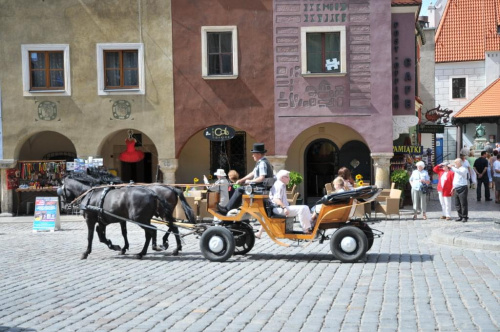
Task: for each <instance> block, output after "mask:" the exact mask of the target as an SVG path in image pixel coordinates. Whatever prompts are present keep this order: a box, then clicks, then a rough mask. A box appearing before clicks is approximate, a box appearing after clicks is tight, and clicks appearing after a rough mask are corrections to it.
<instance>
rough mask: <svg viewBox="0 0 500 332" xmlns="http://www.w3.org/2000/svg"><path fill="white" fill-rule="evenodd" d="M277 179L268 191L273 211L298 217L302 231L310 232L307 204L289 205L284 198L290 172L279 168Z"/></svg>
mask: <svg viewBox="0 0 500 332" xmlns="http://www.w3.org/2000/svg"><path fill="white" fill-rule="evenodd" d="M276 179H277V181H276V182H275V183H274V185H273V187H272V188H271V192H270V193H269V201H271V204H272V205H273V207H274V208H273V212H274V213H276V214H284V215H285V216H287V217H289V216H290V217H295V216H297V217H298V218H299V222H300V225H301V226H302V229H303V230H304V233H306V234H310V233H311V211H310V210H309V207H308V206H307V205H290V204H289V203H288V200H287V199H286V186H287V184H288V183H289V182H290V172H289V171H287V170H281V171H279V172H278V174H276Z"/></svg>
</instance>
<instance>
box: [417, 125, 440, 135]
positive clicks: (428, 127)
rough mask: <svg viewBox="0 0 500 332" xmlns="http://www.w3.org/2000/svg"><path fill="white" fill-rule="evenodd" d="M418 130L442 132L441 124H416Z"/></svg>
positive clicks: (430, 132)
mask: <svg viewBox="0 0 500 332" xmlns="http://www.w3.org/2000/svg"><path fill="white" fill-rule="evenodd" d="M418 132H419V133H422V134H442V133H444V126H443V125H422V124H421V125H418Z"/></svg>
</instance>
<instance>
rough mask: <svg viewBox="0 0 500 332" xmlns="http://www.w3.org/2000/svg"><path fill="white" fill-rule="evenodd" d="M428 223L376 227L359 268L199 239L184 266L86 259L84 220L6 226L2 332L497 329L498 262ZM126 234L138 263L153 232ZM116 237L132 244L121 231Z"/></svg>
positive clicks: (321, 254)
mask: <svg viewBox="0 0 500 332" xmlns="http://www.w3.org/2000/svg"><path fill="white" fill-rule="evenodd" d="M483 204H485V203H483ZM433 206H434V207H435V203H434V205H432V204H430V210H432V209H433ZM497 206H498V205H497ZM478 215H479V214H478ZM428 216H429V217H430V218H429V219H428V220H415V221H413V220H411V218H409V217H410V216H404V217H403V218H402V219H401V220H397V219H396V220H387V221H386V220H381V221H380V222H378V223H376V224H374V225H372V227H374V228H376V229H379V230H381V231H383V232H384V233H385V234H384V235H383V236H382V237H381V238H380V239H375V243H374V246H373V248H372V249H371V250H370V251H369V252H368V255H367V257H366V259H365V260H364V261H362V262H359V263H355V264H343V263H340V262H339V261H338V260H336V259H334V258H333V257H332V255H331V254H330V250H329V243H326V242H325V243H324V244H319V243H318V242H314V243H312V244H310V245H309V246H307V247H305V248H302V247H292V248H284V247H280V246H277V245H275V244H274V243H273V242H272V241H270V240H269V238H268V237H264V238H263V239H262V240H256V241H257V242H256V245H255V247H254V249H253V250H252V251H251V252H250V253H248V254H247V255H245V256H235V257H233V258H231V259H230V260H229V261H227V262H225V263H213V262H209V261H207V260H205V259H204V258H203V256H202V255H201V253H200V250H199V243H198V241H199V240H198V239H196V238H195V237H194V236H188V237H186V238H185V242H186V243H185V246H184V250H183V252H182V254H181V256H178V257H174V256H172V255H171V251H172V250H171V249H169V250H168V251H167V252H161V253H157V252H154V253H152V252H150V254H149V255H148V256H146V257H145V258H144V259H142V260H137V259H135V258H133V256H132V255H131V254H129V255H126V256H119V255H117V253H116V252H114V251H111V250H109V249H107V247H106V246H104V245H103V244H101V243H99V242H98V239H97V236H96V237H95V238H94V247H93V252H92V253H91V254H90V255H89V258H88V259H87V260H80V256H81V254H82V253H83V251H84V250H85V248H86V237H87V230H86V226H85V223H84V221H83V219H81V221H67V222H65V221H64V218H63V223H62V230H61V231H57V232H52V233H50V232H48V233H33V232H32V228H31V227H32V224H31V223H28V222H24V223H23V222H10V223H0V252H1V254H0V266H1V269H0V280H1V282H0V332H4V331H287V332H288V331H307V332H314V331H435V330H438V331H492V332H493V331H499V330H500V314H499V313H500V299H499V295H500V281H499V280H500V252H498V251H489V250H478V249H469V248H460V247H455V246H447V245H443V244H437V243H435V242H433V241H432V239H431V233H432V231H435V230H439V229H440V228H449V227H455V226H456V225H457V223H450V222H445V221H439V220H438V219H437V218H438V217H439V212H437V210H436V209H435V208H434V212H429V213H428ZM481 217H482V215H481ZM77 219H78V218H77ZM128 229H129V239H130V242H131V249H132V250H131V253H137V252H139V251H140V249H141V248H142V244H143V241H144V235H143V234H144V233H143V231H142V230H141V229H140V228H138V227H137V226H135V225H129V227H128ZM107 233H108V237H109V238H111V239H112V240H113V242H115V243H118V244H120V245H121V244H122V243H123V241H122V238H121V233H120V230H119V227H118V226H117V225H111V226H109V227H108V230H107ZM172 240H173V239H172Z"/></svg>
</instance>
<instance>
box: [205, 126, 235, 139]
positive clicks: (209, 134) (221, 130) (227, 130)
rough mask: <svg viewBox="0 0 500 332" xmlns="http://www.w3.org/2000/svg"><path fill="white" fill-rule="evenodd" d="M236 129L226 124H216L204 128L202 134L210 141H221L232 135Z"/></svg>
mask: <svg viewBox="0 0 500 332" xmlns="http://www.w3.org/2000/svg"><path fill="white" fill-rule="evenodd" d="M235 134H236V131H235V130H234V129H233V128H231V127H229V126H226V125H216V126H211V127H208V128H207V129H205V133H204V136H205V138H206V139H208V140H210V141H216V142H223V141H228V140H230V139H231V138H233V137H234V135H235Z"/></svg>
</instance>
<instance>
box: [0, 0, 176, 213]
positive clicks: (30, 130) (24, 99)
mask: <svg viewBox="0 0 500 332" xmlns="http://www.w3.org/2000/svg"><path fill="white" fill-rule="evenodd" d="M170 10H171V8H170V2H169V1H148V0H136V1H126V2H123V1H117V0H106V1H85V2H83V1H77V0H64V1H63V0H55V1H28V0H22V1H3V2H1V3H0V18H1V19H0V30H1V31H2V33H1V34H0V38H1V40H0V43H1V44H2V50H1V52H2V55H1V57H0V83H1V96H0V97H1V112H2V114H1V115H2V116H1V118H2V138H3V144H2V147H3V150H2V155H1V156H0V159H1V160H2V161H1V164H0V165H1V167H2V172H1V173H2V179H1V180H2V181H1V210H2V212H11V211H12V210H13V204H14V202H13V197H15V195H13V189H8V179H7V171H6V170H7V169H12V168H16V167H19V164H18V161H23V160H26V161H39V160H40V161H43V160H47V159H52V157H55V158H56V159H61V158H66V157H67V159H71V158H75V157H78V158H88V157H89V156H94V157H102V158H103V159H104V165H105V166H106V167H108V168H110V169H114V170H116V172H117V173H118V174H119V175H120V176H122V178H124V179H125V180H128V179H134V180H136V181H141V182H151V181H154V180H155V178H154V177H155V174H156V170H157V165H158V163H161V164H163V165H165V167H164V168H165V169H167V171H168V167H167V166H168V165H169V164H171V162H170V161H171V160H175V149H174V109H173V77H172V72H173V70H172V41H171V35H172V34H171V29H172V27H171V24H172V21H171V13H170ZM130 130H131V131H132V133H133V135H134V137H137V140H138V141H140V142H139V143H140V145H142V147H140V148H138V149H142V150H143V151H144V152H145V155H146V157H145V158H144V160H142V161H141V162H139V163H135V164H130V163H122V162H121V161H120V160H119V155H120V153H121V152H123V151H124V150H125V149H126V145H125V139H126V138H127V137H128V135H129V131H130ZM40 164H42V163H39V164H37V165H40ZM36 173H38V170H37V171H36V172H33V173H32V174H31V178H30V177H28V176H26V177H25V180H26V181H27V182H28V181H29V182H30V183H34V182H35V179H34V178H33V176H36V177H38V175H39V174H36ZM170 174H171V176H170V177H169V174H168V172H167V174H166V178H167V179H169V180H170V181H173V179H174V173H170Z"/></svg>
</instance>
